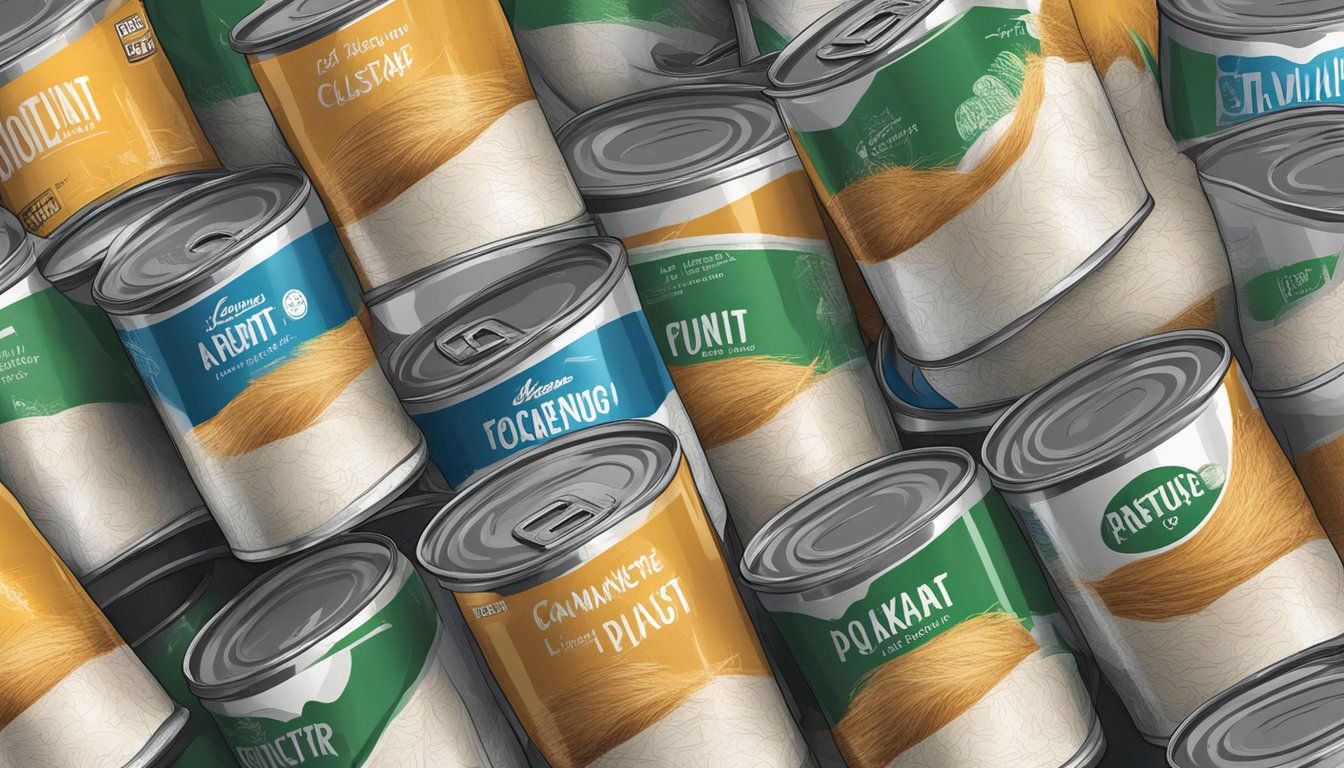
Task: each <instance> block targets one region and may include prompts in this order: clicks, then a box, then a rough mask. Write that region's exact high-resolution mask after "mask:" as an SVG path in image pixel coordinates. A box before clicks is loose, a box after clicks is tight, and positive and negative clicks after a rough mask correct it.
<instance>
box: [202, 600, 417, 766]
mask: <svg viewBox="0 0 1344 768" xmlns="http://www.w3.org/2000/svg"><path fill="white" fill-rule="evenodd" d="M437 631H438V619H437V614H436V613H435V612H434V607H433V605H432V604H431V603H430V598H429V593H428V592H427V591H426V590H425V587H424V584H423V583H421V581H420V579H419V577H418V576H416V575H415V574H411V577H410V579H409V580H408V581H407V582H406V584H405V585H403V586H402V588H401V590H400V591H399V592H398V594H397V596H396V597H395V598H393V599H392V602H391V603H389V604H388V605H387V607H385V608H383V609H382V610H381V611H379V612H378V613H376V614H375V615H374V616H373V617H371V618H370V619H369V620H368V621H366V622H364V623H363V624H361V625H360V626H359V627H357V628H355V629H354V630H352V631H351V632H350V633H349V634H347V635H346V636H345V637H343V638H341V640H340V641H339V642H338V643H336V645H335V646H333V647H332V648H331V650H330V651H328V652H327V653H326V655H324V656H323V657H322V658H321V659H319V660H318V661H316V662H314V663H313V664H312V665H310V666H308V667H307V668H305V669H303V670H300V671H299V673H298V678H296V679H294V680H291V681H289V682H288V683H286V684H285V686H283V687H282V688H277V689H273V690H272V691H270V692H269V693H268V694H262V695H258V696H257V697H255V698H254V699H253V700H252V701H254V702H255V705H256V707H257V713H256V714H255V715H253V716H237V715H224V714H221V713H220V712H219V711H218V710H216V711H215V720H216V721H217V722H218V723H219V726H220V730H222V731H223V732H224V737H225V738H226V739H228V742H229V744H231V745H232V746H233V751H234V756H235V757H236V758H237V760H238V762H239V763H240V764H241V765H242V766H244V768H253V767H254V766H255V767H256V768H270V766H284V765H300V764H302V765H312V766H318V767H319V768H321V767H322V766H329V767H330V768H354V767H355V766H360V765H363V764H364V761H365V760H367V759H368V757H369V755H370V754H371V753H372V752H373V750H374V747H376V746H377V744H378V740H379V739H380V738H381V736H382V734H383V732H384V731H385V730H386V729H387V727H388V725H389V724H390V723H391V722H392V720H393V719H394V718H395V717H396V716H397V715H398V714H399V713H400V712H401V710H402V708H403V707H404V706H405V705H406V702H407V700H409V699H410V697H411V695H412V694H413V693H414V690H415V686H416V684H417V682H418V680H419V678H420V676H421V674H422V673H423V671H424V670H425V665H426V664H427V663H430V664H437V663H438V661H437V659H436V658H434V657H433V655H432V652H433V648H434V642H435V638H436V634H437ZM300 681H301V683H300ZM295 683H300V685H301V687H299V688H298V689H297V690H296V687H294V684H295ZM263 713H264V714H263Z"/></svg>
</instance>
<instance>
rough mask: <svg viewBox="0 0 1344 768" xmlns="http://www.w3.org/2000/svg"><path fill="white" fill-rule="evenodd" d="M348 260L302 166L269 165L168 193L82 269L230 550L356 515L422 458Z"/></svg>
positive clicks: (320, 535) (323, 533)
mask: <svg viewBox="0 0 1344 768" xmlns="http://www.w3.org/2000/svg"><path fill="white" fill-rule="evenodd" d="M349 272H350V271H349V266H348V264H344V254H343V253H342V251H341V246H340V243H339V241H338V239H337V237H336V232H335V229H334V228H333V227H332V225H331V223H330V222H329V221H328V220H327V217H326V214H325V212H324V211H323V210H322V205H321V203H320V202H319V201H318V199H317V196H316V195H314V194H313V192H312V187H311V185H310V184H309V183H308V181H307V179H305V178H304V177H303V174H301V173H299V172H298V171H297V170H295V169H292V168H289V167H287V166H278V165H277V166H263V167H260V168H256V169H253V170H249V171H243V172H240V173H237V174H234V175H232V176H229V177H227V178H223V179H220V180H217V181H213V182H208V183H205V184H201V185H200V186H198V187H197V188H195V189H194V190H192V191H190V192H187V193H185V194H182V195H179V196H178V197H176V198H173V199H172V201H171V204H170V205H168V206H165V207H164V208H160V209H159V210H158V211H157V212H155V214H154V215H153V216H152V217H151V220H149V221H144V222H141V223H139V224H136V225H134V226H132V227H130V228H128V229H127V230H126V231H124V232H123V233H122V234H121V235H120V236H119V237H118V238H117V240H116V243H115V246H114V249H113V252H112V253H111V254H109V255H108V257H107V263H106V264H105V265H104V268H103V270H102V271H101V272H99V274H98V278H97V281H96V282H95V284H94V298H95V299H96V300H97V301H98V303H99V304H100V305H101V306H102V307H103V309H104V310H106V311H107V313H108V314H109V315H110V316H111V318H112V322H113V325H115V326H116V328H117V331H118V333H119V334H120V335H121V339H122V342H123V344H125V345H126V348H127V349H128V350H130V352H131V356H132V359H133V360H134V361H135V364H136V367H137V368H138V369H139V371H140V376H141V378H142V379H143V380H144V381H145V383H146V384H147V385H148V387H149V390H150V392H151V393H153V396H154V402H155V405H156V406H157V407H158V409H159V414H160V416H161V417H162V418H163V420H164V422H166V423H167V425H168V431H169V433H170V434H172V435H173V437H174V439H175V440H176V441H177V444H178V448H179V450H180V451H181V453H182V455H183V457H184V458H185V459H186V462H187V467H188V469H190V470H191V473H192V476H193V477H194V478H195V479H196V484H197V486H198V487H199V488H200V489H201V493H202V495H203V496H204V497H205V499H206V503H207V504H208V505H209V507H210V510H211V511H212V512H213V513H214V514H215V518H216V520H218V521H219V524H220V527H221V528H223V530H224V533H225V535H226V536H227V537H228V539H229V544H230V546H231V547H232V548H233V551H234V553H235V554H236V555H237V556H238V557H239V558H241V559H243V560H248V561H257V560H266V559H271V558H275V557H279V556H281V555H286V554H292V553H294V552H297V551H299V550H301V549H305V548H307V547H311V546H313V545H315V544H318V543H320V542H321V541H323V540H325V539H328V538H330V537H332V536H334V535H335V534H337V533H339V532H340V531H342V530H346V529H349V528H351V527H353V526H355V525H357V524H358V523H359V522H360V521H362V520H364V519H367V518H368V517H369V516H371V515H372V514H374V513H375V512H376V511H377V510H378V509H379V508H380V507H382V506H383V505H384V504H386V503H387V502H388V501H391V500H392V499H395V498H396V497H397V496H398V495H399V494H400V493H401V491H402V490H404V489H405V488H406V487H408V486H409V485H410V484H411V483H413V482H414V481H415V479H416V477H417V476H418V475H419V473H420V471H421V468H422V467H423V465H424V462H425V446H424V439H423V438H422V437H421V435H420V433H419V431H417V430H416V428H415V425H414V424H413V423H412V422H411V420H410V418H409V417H408V416H406V413H405V412H404V411H403V410H402V409H401V407H400V405H399V404H398V403H397V399H396V393H395V392H393V390H392V387H391V385H390V384H388V382H387V379H386V378H385V377H384V376H383V373H382V371H381V370H380V369H379V367H378V365H377V359H376V357H375V355H374V352H373V348H372V346H371V344H370V343H369V340H368V337H367V336H366V335H365V332H364V325H363V323H362V322H361V318H360V314H361V313H357V311H356V307H357V306H358V305H359V304H358V302H359V300H358V287H357V286H356V285H354V284H353V276H352V275H350V274H349ZM343 275H344V278H343Z"/></svg>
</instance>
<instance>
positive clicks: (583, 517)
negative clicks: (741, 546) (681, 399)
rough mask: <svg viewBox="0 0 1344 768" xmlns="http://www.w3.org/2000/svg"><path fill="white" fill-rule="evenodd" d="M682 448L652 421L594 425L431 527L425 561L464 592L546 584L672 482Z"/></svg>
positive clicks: (509, 468) (468, 497) (511, 470)
mask: <svg viewBox="0 0 1344 768" xmlns="http://www.w3.org/2000/svg"><path fill="white" fill-rule="evenodd" d="M680 465H681V445H680V443H678V442H677V438H676V436H675V435H673V434H672V432H671V431H670V430H668V429H667V428H666V427H664V426H662V425H661V424H655V423H654V422H651V421H640V420H630V421H615V422H611V423H608V424H602V425H599V426H595V427H587V428H585V429H580V430H577V431H575V432H570V433H568V434H566V435H562V436H560V437H557V438H555V439H554V440H551V441H550V442H548V443H545V444H543V445H541V446H538V447H536V448H532V449H531V450H528V451H524V452H523V453H519V454H516V455H515V456H513V457H511V458H510V459H508V460H507V461H505V462H504V463H502V464H500V465H499V466H498V467H497V468H496V469H494V470H492V471H491V472H490V473H489V474H487V475H485V476H484V477H482V478H481V479H480V480H478V481H476V482H473V483H472V484H471V485H470V486H468V487H466V488H464V489H463V490H462V491H461V492H460V493H459V494H458V495H457V497H456V498H454V499H453V500H452V501H451V502H449V503H448V505H447V506H446V507H445V508H444V509H443V511H442V512H440V513H439V516H438V517H436V518H435V519H434V522H432V523H430V526H429V528H428V529H427V530H426V531H425V535H424V537H423V538H422V539H421V540H420V549H419V553H420V557H419V560H420V562H422V563H423V564H424V565H425V567H427V568H428V569H429V570H430V571H431V572H433V573H434V574H435V575H436V576H437V577H438V578H439V582H440V583H441V584H442V585H443V586H444V587H446V588H448V589H451V590H453V591H456V592H486V591H492V590H496V589H499V588H501V587H513V586H523V585H529V584H531V583H532V582H533V581H537V582H540V581H545V580H546V578H547V574H550V573H558V572H564V571H567V570H569V569H571V568H573V567H574V566H576V565H578V564H579V563H581V562H582V561H583V558H582V555H581V553H580V552H579V550H580V548H583V547H585V545H588V544H591V543H593V542H594V541H595V540H597V539H598V538H599V537H601V536H602V534H604V533H606V532H607V531H610V530H611V529H612V528H613V527H615V526H616V525H618V524H620V523H621V522H622V521H624V520H626V519H628V518H629V517H631V516H632V515H635V514H637V513H639V512H640V511H641V510H643V509H644V508H646V507H648V506H649V505H650V504H652V503H653V501H654V500H655V499H657V498H658V497H659V496H660V495H661V494H662V493H663V491H665V490H666V489H667V487H668V486H669V485H670V484H671V483H672V480H673V478H674V477H675V476H676V473H677V470H678V468H679V467H680Z"/></svg>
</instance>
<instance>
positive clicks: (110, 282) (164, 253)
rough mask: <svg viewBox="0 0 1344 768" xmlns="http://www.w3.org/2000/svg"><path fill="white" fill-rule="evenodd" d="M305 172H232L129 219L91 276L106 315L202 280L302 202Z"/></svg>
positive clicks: (169, 296) (158, 300) (156, 304)
mask: <svg viewBox="0 0 1344 768" xmlns="http://www.w3.org/2000/svg"><path fill="white" fill-rule="evenodd" d="M311 189H312V187H311V185H310V183H309V181H308V177H306V176H304V175H303V174H302V173H301V172H300V171H298V170H297V169H294V168H290V167H288V166H283V165H268V166H261V167H257V168H250V169H248V170H246V171H239V172H237V173H233V174H230V175H228V176H225V177H223V178H220V179H216V180H215V181H207V182H205V183H203V184H200V185H198V186H197V187H196V188H194V189H191V190H188V191H187V192H183V193H182V194H180V195H178V196H177V197H176V198H174V199H173V206H172V209H171V210H164V211H162V212H161V215H158V216H155V217H153V219H152V220H145V221H140V222H136V223H134V224H132V225H131V226H128V227H127V228H126V229H125V230H124V231H123V232H122V233H121V235H120V236H118V237H117V238H116V240H115V242H114V243H113V245H114V247H113V248H112V249H111V250H110V251H109V253H108V254H107V257H106V261H105V263H104V265H103V268H102V270H101V271H100V272H99V273H98V277H97V278H96V279H95V280H94V285H93V296H94V300H95V301H97V302H98V304H99V305H100V306H102V307H103V309H105V310H107V311H108V312H110V313H113V314H137V313H145V312H149V311H152V310H155V309H158V308H161V307H163V306H165V305H169V304H171V303H172V300H173V299H174V298H176V297H178V296H180V295H182V294H183V293H187V292H189V291H191V290H192V289H194V288H199V287H202V286H204V285H207V284H209V282H210V277H211V275H212V274H214V273H215V272H216V271H218V270H219V268H220V267H223V266H224V265H226V264H228V263H229V262H231V261H233V260H234V259H236V258H238V257H239V256H241V255H242V254H243V253H244V252H246V251H247V249H248V248H250V247H252V246H253V245H255V244H256V243H257V242H258V241H259V240H261V239H262V238H263V237H265V236H266V235H268V234H270V233H271V232H274V231H275V230H276V229H277V228H278V227H279V226H280V225H281V224H283V223H284V222H285V221H288V220H289V219H290V218H292V217H293V216H294V214H295V213H297V212H298V210H299V209H300V208H302V207H303V205H304V203H305V202H306V201H307V199H308V196H309V194H310V192H311Z"/></svg>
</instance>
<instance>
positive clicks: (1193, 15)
mask: <svg viewBox="0 0 1344 768" xmlns="http://www.w3.org/2000/svg"><path fill="white" fill-rule="evenodd" d="M1158 7H1159V8H1160V9H1161V10H1162V13H1163V14H1164V15H1166V16H1168V17H1169V18H1171V19H1173V20H1175V21H1177V22H1179V23H1180V24H1181V25H1182V26H1185V27H1188V28H1190V29H1194V30H1197V31H1200V32H1206V33H1209V34H1212V35H1256V34H1283V33H1288V32H1308V31H1321V32H1324V31H1328V30H1330V29H1338V28H1340V25H1341V24H1344V5H1340V3H1339V0H1292V2H1284V0H1158Z"/></svg>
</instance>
